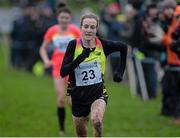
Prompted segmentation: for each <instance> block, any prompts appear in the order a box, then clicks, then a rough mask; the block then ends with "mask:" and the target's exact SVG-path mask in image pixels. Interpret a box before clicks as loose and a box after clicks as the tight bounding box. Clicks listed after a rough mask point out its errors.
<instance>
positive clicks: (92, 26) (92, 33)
mask: <svg viewBox="0 0 180 138" xmlns="http://www.w3.org/2000/svg"><path fill="white" fill-rule="evenodd" d="M96 32H97V21H96V20H95V19H93V18H85V19H84V20H83V23H82V26H81V35H82V37H83V39H85V40H87V41H89V40H92V39H94V38H95V37H96Z"/></svg>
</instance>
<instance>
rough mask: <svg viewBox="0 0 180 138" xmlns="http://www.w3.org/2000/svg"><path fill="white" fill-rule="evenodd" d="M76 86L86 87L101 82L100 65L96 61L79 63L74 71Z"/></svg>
mask: <svg viewBox="0 0 180 138" xmlns="http://www.w3.org/2000/svg"><path fill="white" fill-rule="evenodd" d="M75 78H76V86H87V85H93V84H97V83H100V82H102V75H101V69H100V63H99V62H97V61H91V62H85V63H81V64H80V65H79V66H78V67H77V68H76V69H75Z"/></svg>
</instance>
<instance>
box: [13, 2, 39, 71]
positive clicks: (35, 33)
mask: <svg viewBox="0 0 180 138" xmlns="http://www.w3.org/2000/svg"><path fill="white" fill-rule="evenodd" d="M39 18H40V16H39V13H38V10H37V8H36V7H35V6H34V5H33V4H27V5H25V6H24V9H23V15H22V16H21V17H18V18H17V19H16V20H15V21H14V23H13V28H12V32H11V39H12V44H11V62H12V65H13V66H14V67H18V68H23V69H25V70H28V71H31V70H32V66H33V64H34V62H35V60H36V58H37V55H38V54H37V53H38V44H39V40H41V33H42V32H41V28H40V20H39Z"/></svg>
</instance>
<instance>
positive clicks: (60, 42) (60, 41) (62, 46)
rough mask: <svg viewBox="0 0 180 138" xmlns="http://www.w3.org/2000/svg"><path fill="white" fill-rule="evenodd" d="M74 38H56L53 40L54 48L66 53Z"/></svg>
mask: <svg viewBox="0 0 180 138" xmlns="http://www.w3.org/2000/svg"><path fill="white" fill-rule="evenodd" d="M72 39H73V38H72V37H71V36H56V37H54V38H53V44H54V47H55V48H57V49H59V50H61V51H62V52H65V51H66V48H67V46H68V43H69V41H71V40H72Z"/></svg>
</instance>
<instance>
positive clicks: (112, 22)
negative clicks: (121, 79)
mask: <svg viewBox="0 0 180 138" xmlns="http://www.w3.org/2000/svg"><path fill="white" fill-rule="evenodd" d="M119 14H120V6H119V4H118V3H112V4H110V5H108V6H107V7H106V8H105V9H104V13H103V14H102V16H101V19H102V22H103V24H104V25H105V26H106V28H107V39H109V40H112V41H119V40H122V37H121V32H122V30H123V29H124V26H123V24H122V23H121V22H120V21H118V15H119ZM104 31H106V30H105V29H104ZM119 60H120V55H119V54H118V53H117V52H116V53H112V54H111V55H110V65H111V69H112V72H114V71H115V69H116V65H117V62H118V61H119Z"/></svg>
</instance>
